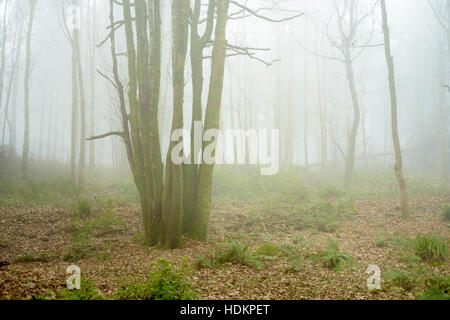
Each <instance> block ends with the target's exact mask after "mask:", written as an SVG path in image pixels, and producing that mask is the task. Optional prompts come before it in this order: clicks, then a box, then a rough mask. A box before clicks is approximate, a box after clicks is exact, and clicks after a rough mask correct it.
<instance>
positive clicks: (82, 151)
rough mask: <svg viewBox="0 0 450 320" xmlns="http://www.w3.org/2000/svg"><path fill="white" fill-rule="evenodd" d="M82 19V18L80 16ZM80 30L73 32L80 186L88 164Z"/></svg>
mask: <svg viewBox="0 0 450 320" xmlns="http://www.w3.org/2000/svg"><path fill="white" fill-rule="evenodd" d="M80 19H81V18H80ZM79 35H80V31H79V30H78V29H74V33H73V45H74V47H75V54H76V64H77V75H78V88H79V94H80V120H81V121H80V158H79V162H78V186H79V187H83V184H84V174H85V166H86V94H85V90H84V78H83V66H82V64H83V59H82V58H81V49H80V39H79Z"/></svg>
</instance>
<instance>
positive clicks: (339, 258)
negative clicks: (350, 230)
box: [317, 239, 353, 270]
mask: <svg viewBox="0 0 450 320" xmlns="http://www.w3.org/2000/svg"><path fill="white" fill-rule="evenodd" d="M317 255H318V256H319V257H320V259H321V260H322V263H323V265H324V266H325V267H327V268H330V269H333V270H340V269H341V268H342V267H343V265H344V264H345V263H349V262H352V261H353V258H352V257H351V256H349V255H347V254H345V253H342V252H341V251H340V250H339V244H338V243H337V242H336V241H335V240H333V239H329V240H328V246H327V248H326V249H325V250H320V251H318V252H317Z"/></svg>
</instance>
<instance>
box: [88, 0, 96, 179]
mask: <svg viewBox="0 0 450 320" xmlns="http://www.w3.org/2000/svg"><path fill="white" fill-rule="evenodd" d="M89 14H90V17H89V18H90V19H89V25H90V28H89V30H88V33H89V52H90V84H91V94H90V98H91V99H90V108H89V109H90V116H89V120H90V121H89V133H90V135H91V136H93V135H94V132H95V72H96V71H95V63H96V59H95V45H96V34H97V2H96V0H94V1H93V3H92V8H91V9H90V10H89ZM89 168H90V169H91V170H93V169H94V168H95V143H90V144H89Z"/></svg>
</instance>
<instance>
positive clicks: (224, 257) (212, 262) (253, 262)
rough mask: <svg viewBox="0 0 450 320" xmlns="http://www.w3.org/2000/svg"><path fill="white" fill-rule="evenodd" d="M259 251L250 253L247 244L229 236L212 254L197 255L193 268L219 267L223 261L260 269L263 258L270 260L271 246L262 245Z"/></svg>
mask: <svg viewBox="0 0 450 320" xmlns="http://www.w3.org/2000/svg"><path fill="white" fill-rule="evenodd" d="M260 249H261V253H255V254H251V253H250V252H249V246H248V245H244V244H243V243H242V242H241V241H239V240H236V239H232V238H229V237H228V239H227V240H226V241H225V242H223V243H222V244H221V245H220V246H219V247H218V248H216V249H215V250H214V251H213V252H212V254H210V255H208V256H206V257H197V258H196V262H195V264H194V266H195V268H197V269H202V268H214V267H219V266H221V265H223V264H225V263H232V264H240V265H245V266H252V267H256V268H257V269H262V267H263V265H262V261H263V260H272V259H273V256H272V255H269V254H262V253H270V254H273V253H274V252H273V250H274V249H273V248H269V247H264V245H263V246H262V248H260Z"/></svg>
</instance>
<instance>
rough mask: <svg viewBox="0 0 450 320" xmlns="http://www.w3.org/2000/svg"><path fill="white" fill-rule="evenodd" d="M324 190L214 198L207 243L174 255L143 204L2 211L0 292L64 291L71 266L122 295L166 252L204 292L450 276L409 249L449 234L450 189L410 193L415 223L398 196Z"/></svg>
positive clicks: (275, 295) (342, 295)
mask: <svg viewBox="0 0 450 320" xmlns="http://www.w3.org/2000/svg"><path fill="white" fill-rule="evenodd" d="M324 198H325V199H328V200H327V201H316V202H314V203H312V202H311V201H309V200H308V201H309V203H310V205H309V206H306V207H304V206H303V207H302V206H301V205H300V204H302V202H303V201H302V199H296V200H294V201H295V203H296V205H292V206H290V205H289V204H288V205H287V206H286V207H283V208H280V207H279V206H277V205H273V206H272V207H270V205H269V204H267V203H262V204H261V203H260V204H253V205H249V203H248V202H245V201H239V200H236V199H235V200H231V201H227V200H226V199H225V200H223V201H220V202H218V203H215V205H214V208H213V212H212V216H211V223H210V230H209V239H208V241H207V243H201V242H194V241H191V240H189V239H185V243H184V246H185V247H184V248H182V249H178V250H173V251H162V250H158V249H156V248H150V247H148V246H145V245H144V243H143V237H142V229H143V228H142V224H141V216H140V210H139V207H138V206H137V205H125V206H124V205H117V204H114V203H108V202H101V203H96V204H94V205H93V206H92V208H90V210H89V214H90V217H81V218H80V210H81V209H82V208H81V209H80V210H75V211H76V212H74V208H73V206H70V205H54V206H49V205H42V206H8V207H0V263H1V262H2V264H4V265H3V266H0V299H43V298H45V299H51V298H55V297H56V296H57V295H58V292H61V291H63V290H65V288H66V279H67V277H68V275H67V274H66V268H67V267H68V266H69V265H71V264H76V265H77V266H79V267H80V268H81V276H82V278H83V279H84V280H86V281H89V283H90V284H92V285H93V286H95V288H97V289H98V291H99V293H100V294H101V295H102V296H103V297H105V298H113V299H114V298H117V292H118V291H119V289H121V288H123V287H124V286H125V285H127V284H130V283H137V282H140V281H141V282H142V281H145V280H148V278H149V274H150V271H151V270H153V269H154V267H155V262H156V261H158V260H159V259H161V258H164V259H166V260H168V261H171V262H172V263H173V264H174V265H175V266H176V267H179V266H180V265H182V264H184V265H187V268H188V270H189V272H187V273H186V277H187V281H189V282H190V283H191V284H192V286H193V291H194V292H195V297H196V298H199V299H288V300H297V299H416V298H418V297H419V296H420V293H421V292H424V290H426V287H427V285H429V284H430V281H429V279H436V278H437V277H441V279H446V280H445V281H448V280H449V279H450V278H449V277H450V268H449V266H450V265H449V261H448V260H449V259H446V260H444V262H440V263H429V262H424V261H422V260H421V259H420V257H419V256H418V255H417V251H414V246H413V245H411V243H412V242H413V241H414V239H415V238H416V237H417V235H418V234H439V236H440V237H443V238H445V239H449V236H450V230H449V226H450V224H449V223H448V222H444V221H443V219H442V216H441V210H442V208H443V206H444V205H445V204H448V203H450V194H449V193H440V194H432V195H431V194H423V195H420V194H416V195H412V196H411V198H410V207H411V216H410V217H409V218H408V219H406V220H405V219H401V218H400V211H399V208H398V201H397V199H395V198H393V197H378V198H374V197H372V198H371V197H367V198H363V199H359V200H357V199H355V201H351V203H349V204H347V203H345V204H342V202H339V201H334V200H329V199H333V194H332V192H331V193H330V192H329V193H328V194H326V195H325V196H324ZM79 206H80V205H79ZM81 207H82V205H81ZM319 209H320V210H319ZM300 211H301V212H300ZM319 211H326V212H327V214H328V215H327V217H329V216H330V215H331V216H333V217H334V218H335V219H328V218H323V217H322V216H319V215H317V212H319ZM302 212H303V213H302ZM305 212H306V213H309V212H312V213H313V217H315V218H314V219H313V218H308V217H309V216H307V215H305ZM314 213H316V215H314ZM83 218H84V219H83ZM330 239H333V241H334V242H330V241H331V240H330ZM333 244H335V246H333ZM337 246H338V247H337ZM221 250H222V251H221ZM223 250H228V251H227V252H228V253H230V252H234V255H233V254H227V253H225V254H223ZM233 250H234V251H233ZM446 250H448V248H447V249H446ZM220 252H222V253H220ZM221 254H222V259H218V258H217V257H219V256H220V255H221ZM224 256H227V257H226V258H223V257H224ZM330 256H331V259H327V258H330ZM214 257H215V258H214ZM214 259H216V260H217V261H219V262H220V263H219V262H217V261H215V260H214ZM333 259H334V260H333ZM330 261H331V263H330ZM333 261H334V262H333ZM0 265H1V264H0ZM369 265H377V266H378V267H379V268H380V269H381V273H382V277H383V281H382V284H381V285H382V288H381V290H376V291H372V292H371V291H369V290H368V288H367V279H368V277H369V275H368V274H366V270H367V268H368V266H369ZM385 275H388V277H385ZM447 285H448V282H447ZM445 290H448V288H447V289H445ZM447 297H448V291H447Z"/></svg>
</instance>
